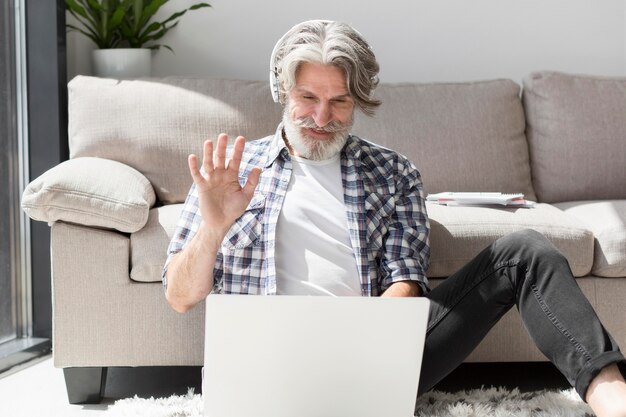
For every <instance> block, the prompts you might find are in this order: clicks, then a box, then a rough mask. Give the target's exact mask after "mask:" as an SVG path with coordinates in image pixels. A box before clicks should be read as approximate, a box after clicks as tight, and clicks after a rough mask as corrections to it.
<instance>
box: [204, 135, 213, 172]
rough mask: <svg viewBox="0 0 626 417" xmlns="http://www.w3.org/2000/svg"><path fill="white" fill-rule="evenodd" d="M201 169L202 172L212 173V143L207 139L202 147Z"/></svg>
mask: <svg viewBox="0 0 626 417" xmlns="http://www.w3.org/2000/svg"><path fill="white" fill-rule="evenodd" d="M202 168H204V172H213V141H212V140H211V139H207V140H205V141H204V145H203V147H202Z"/></svg>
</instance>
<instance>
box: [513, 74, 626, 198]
mask: <svg viewBox="0 0 626 417" xmlns="http://www.w3.org/2000/svg"><path fill="white" fill-rule="evenodd" d="M523 100H524V107H525V110H526V120H527V132H526V134H527V136H528V141H529V148H530V161H531V168H532V176H533V185H534V187H535V190H536V192H537V197H538V198H539V200H540V201H543V202H547V203H555V202H563V201H576V200H595V199H625V198H626V78H608V77H590V76H579V75H569V74H562V73H557V72H537V73H533V74H531V75H530V76H529V77H527V78H526V79H525V80H524V93H523Z"/></svg>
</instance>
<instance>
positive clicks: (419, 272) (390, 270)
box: [381, 159, 430, 294]
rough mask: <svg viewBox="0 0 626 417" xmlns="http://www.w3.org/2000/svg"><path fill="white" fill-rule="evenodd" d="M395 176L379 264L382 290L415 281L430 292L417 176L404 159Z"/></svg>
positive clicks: (426, 225) (421, 195) (422, 200)
mask: <svg viewBox="0 0 626 417" xmlns="http://www.w3.org/2000/svg"><path fill="white" fill-rule="evenodd" d="M399 163H401V165H400V169H398V170H397V173H396V175H397V176H396V193H395V195H394V199H395V211H394V213H393V215H392V219H391V222H390V226H389V229H388V234H387V238H386V241H385V255H384V257H383V259H382V262H381V269H382V272H383V274H382V276H383V282H382V288H381V289H382V290H383V291H384V290H386V289H387V288H389V286H391V284H393V283H394V282H399V281H416V282H417V283H418V284H419V285H420V287H421V289H422V293H423V294H426V293H427V292H429V291H430V289H429V288H428V279H427V278H426V271H427V269H428V265H429V260H430V246H429V240H428V239H429V234H430V223H429V221H428V216H427V214H426V204H425V198H424V193H423V189H422V180H421V176H420V174H419V172H418V170H417V168H415V166H414V165H413V164H412V163H411V162H410V161H408V160H406V159H404V160H401V161H399Z"/></svg>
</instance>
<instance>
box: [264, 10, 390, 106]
mask: <svg viewBox="0 0 626 417" xmlns="http://www.w3.org/2000/svg"><path fill="white" fill-rule="evenodd" d="M305 62H309V63H319V64H325V65H333V66H335V67H338V68H340V69H342V70H343V71H344V73H345V75H346V84H347V87H348V92H349V93H350V96H351V97H352V99H353V100H354V102H355V105H356V106H357V107H358V108H360V109H361V110H362V111H363V112H364V113H365V114H367V115H370V116H371V115H373V114H374V111H375V109H376V108H377V107H378V106H380V104H381V102H380V100H376V99H374V98H373V97H371V94H372V92H373V90H374V89H375V88H376V86H377V85H378V70H379V66H378V62H377V61H376V57H375V56H374V52H373V51H372V49H371V48H370V46H369V45H368V43H367V42H366V41H365V39H363V37H362V36H361V34H360V33H359V32H357V31H356V30H355V29H353V28H352V27H351V26H350V25H348V24H346V23H342V22H332V21H325V20H311V21H308V22H304V23H301V24H299V25H296V26H294V27H293V28H292V29H291V30H290V31H289V32H287V33H286V34H285V35H284V36H283V37H282V38H281V40H280V41H279V42H278V44H277V45H276V47H275V56H274V62H272V63H271V65H272V66H273V67H274V68H275V70H276V76H277V78H278V88H279V91H280V97H281V100H280V101H281V103H283V104H284V103H285V97H287V93H288V92H289V91H291V89H292V88H293V87H294V86H295V84H296V74H297V71H298V68H299V66H300V65H301V64H303V63H305Z"/></svg>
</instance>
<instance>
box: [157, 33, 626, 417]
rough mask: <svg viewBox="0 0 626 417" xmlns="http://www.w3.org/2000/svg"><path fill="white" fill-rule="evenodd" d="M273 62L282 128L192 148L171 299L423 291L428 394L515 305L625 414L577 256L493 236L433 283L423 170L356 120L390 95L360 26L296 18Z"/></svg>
mask: <svg viewBox="0 0 626 417" xmlns="http://www.w3.org/2000/svg"><path fill="white" fill-rule="evenodd" d="M270 65H271V77H270V78H271V81H270V82H271V85H272V94H273V95H274V98H275V100H276V101H279V102H280V103H281V104H283V105H284V106H285V107H284V114H283V120H282V123H281V124H280V125H279V126H278V129H277V131H276V133H275V135H273V136H269V137H267V138H264V139H260V140H257V141H252V142H249V143H248V144H245V140H244V138H243V137H238V138H237V139H236V141H235V143H234V146H233V148H232V152H231V154H230V158H229V159H228V160H227V156H226V154H227V146H226V144H227V139H228V138H227V136H226V135H225V134H222V135H220V136H219V137H218V139H217V143H216V144H215V146H214V144H213V142H212V141H210V140H208V141H206V142H205V144H204V149H203V160H202V170H200V169H199V168H198V159H197V157H196V156H195V155H191V156H190V157H189V170H190V173H191V176H192V177H193V180H194V185H193V187H192V189H191V191H190V193H189V196H188V198H187V202H186V204H185V208H184V210H183V213H182V217H181V221H180V224H179V227H178V230H177V232H176V234H175V236H174V238H173V240H172V242H171V244H170V247H169V257H168V260H167V263H166V265H165V268H164V274H163V281H164V285H165V288H166V296H167V300H168V301H169V303H170V304H171V305H172V307H173V308H174V309H176V310H177V311H180V312H183V311H186V310H188V309H189V308H191V307H193V306H194V305H195V304H197V303H198V302H199V301H201V300H202V299H204V298H205V297H206V296H207V295H208V294H209V293H210V292H212V291H215V292H224V293H238V294H241V293H243V294H261V295H275V294H309V295H325V294H329V295H341V296H349V295H355V296H383V297H385V296H401V297H402V296H426V297H428V298H429V299H430V300H431V311H430V317H429V328H428V334H427V338H426V348H425V353H424V361H423V368H422V375H421V381H420V392H424V391H426V390H428V389H430V388H431V387H432V386H433V385H434V384H436V383H437V382H438V381H439V380H440V379H442V378H443V377H444V376H445V375H446V374H448V373H449V372H450V371H452V370H453V369H454V368H455V367H456V366H458V365H459V364H460V363H461V362H462V361H463V360H464V358H465V357H466V356H467V355H469V353H470V352H471V351H472V350H473V349H474V347H475V346H476V345H477V344H478V343H479V342H480V340H481V339H482V338H483V337H484V335H485V334H486V333H487V332H488V331H489V329H490V328H491V327H492V326H493V325H494V324H495V323H496V321H497V320H498V319H499V318H500V317H501V316H502V315H503V314H504V313H505V312H506V311H507V310H508V309H510V308H511V307H512V306H513V305H517V307H518V309H519V311H520V314H521V317H522V319H523V320H524V323H525V325H526V327H527V328H528V329H529V331H530V333H531V335H532V336H533V338H534V340H535V341H536V342H537V344H538V346H539V348H540V349H541V350H542V351H543V352H544V353H545V354H546V355H547V356H548V357H549V358H550V359H551V360H552V361H553V362H554V363H555V365H556V366H557V367H558V368H559V369H560V370H561V372H563V374H564V375H565V376H566V377H567V378H568V380H569V381H570V383H571V384H572V385H573V386H575V387H576V389H577V391H578V392H579V394H580V395H581V397H582V398H583V399H585V400H586V401H588V402H589V404H590V405H591V407H592V408H593V410H594V411H595V412H596V414H597V415H598V416H622V417H623V416H626V383H625V382H624V378H623V376H622V375H621V373H620V369H619V368H618V366H619V367H621V369H622V371H623V370H624V369H626V360H625V359H624V356H623V355H622V354H621V352H620V351H619V348H618V346H617V345H616V343H615V341H614V340H613V339H612V338H611V337H610V335H608V333H607V332H606V331H605V329H604V328H603V326H602V325H601V323H600V322H599V320H598V318H597V316H596V315H595V313H594V311H593V309H592V308H591V306H590V305H589V304H588V303H587V301H586V299H585V298H584V296H583V295H582V293H581V292H580V290H579V289H578V287H577V285H576V283H575V281H574V278H573V276H572V273H571V271H570V269H569V265H568V264H567V261H566V260H565V259H564V258H563V256H562V255H561V254H560V253H558V252H557V251H556V249H555V248H554V247H553V246H552V245H551V244H550V243H549V242H548V241H547V240H546V239H545V238H544V237H543V236H541V235H540V234H538V233H536V232H533V231H524V232H520V233H516V234H512V235H509V236H507V237H504V238H502V239H500V240H498V241H496V242H495V243H494V244H493V245H491V246H490V247H488V248H486V249H485V250H484V251H483V252H482V253H481V254H480V255H479V256H477V257H476V258H475V259H474V260H472V261H471V262H470V263H468V264H467V265H466V266H465V267H463V268H462V269H461V270H460V271H459V272H457V273H456V274H454V275H453V276H451V277H449V278H448V279H446V280H445V281H444V283H443V284H442V285H440V286H439V287H437V288H436V289H435V290H433V291H430V290H429V288H428V285H427V279H426V270H427V268H428V259H429V245H428V234H429V223H428V218H427V215H426V209H425V205H424V197H423V194H422V187H421V178H420V175H419V173H418V171H417V169H416V168H415V167H414V166H413V164H412V163H411V162H410V161H408V160H407V159H406V158H404V157H402V156H401V155H398V154H397V153H395V152H393V151H390V150H388V149H385V148H382V147H379V146H377V145H375V144H373V143H370V142H367V141H364V140H362V139H360V138H358V137H356V136H354V135H351V134H350V130H351V127H352V122H353V116H354V110H355V108H359V109H361V110H362V111H363V112H364V113H366V114H372V113H373V112H374V110H375V108H376V107H377V106H378V105H379V104H380V102H379V101H377V100H375V99H373V98H372V91H373V90H374V88H375V87H376V85H377V83H378V78H377V74H378V64H377V62H376V59H375V56H374V54H373V52H372V50H371V48H370V47H369V46H368V44H367V43H366V41H365V40H364V39H363V37H362V36H361V35H360V34H359V33H358V32H357V31H355V30H354V29H353V28H351V27H350V26H349V25H346V24H343V23H338V22H329V21H309V22H304V23H301V24H299V25H296V26H294V27H293V28H292V29H291V30H290V31H288V32H287V33H286V34H285V35H284V36H283V37H282V38H281V39H280V40H279V41H278V43H277V44H276V47H275V48H274V51H273V52H272V57H271V64H270ZM241 184H244V185H243V186H241ZM564 297H565V298H564ZM561 299H567V300H568V302H567V303H562V302H559V300H561ZM364 319H366V318H364ZM555 322H556V324H557V325H556V326H555ZM559 329H560V330H559ZM374 330H375V329H373V331H374Z"/></svg>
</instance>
